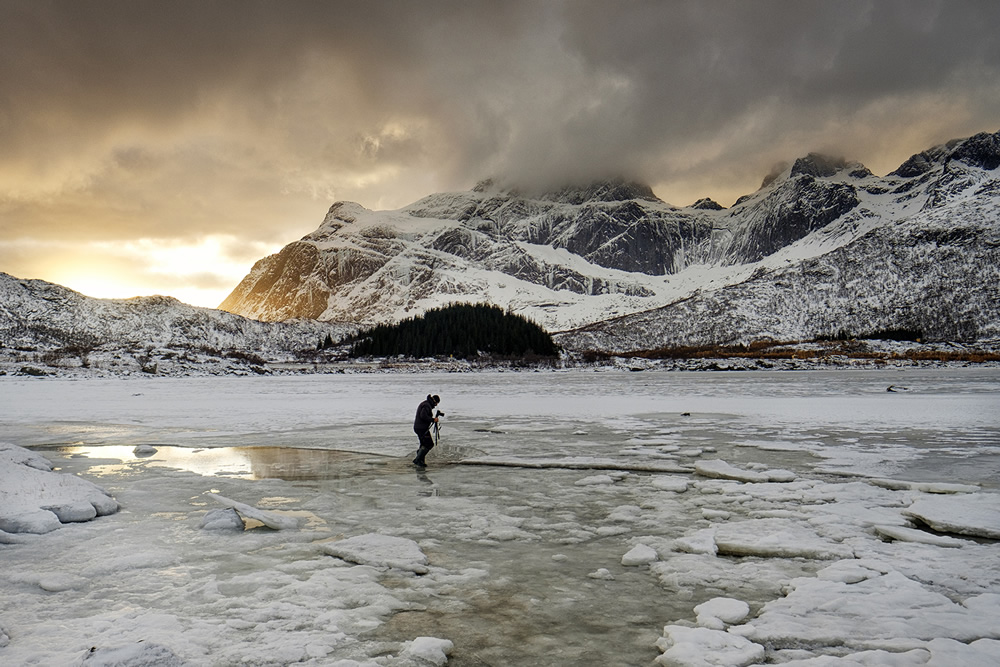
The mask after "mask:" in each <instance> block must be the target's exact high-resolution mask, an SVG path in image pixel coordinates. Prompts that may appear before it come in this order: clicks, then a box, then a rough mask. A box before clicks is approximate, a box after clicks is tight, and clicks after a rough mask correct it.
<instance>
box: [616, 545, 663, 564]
mask: <svg viewBox="0 0 1000 667" xmlns="http://www.w3.org/2000/svg"><path fill="white" fill-rule="evenodd" d="M658 559H659V556H658V555H657V554H656V549H654V548H652V547H650V546H647V545H645V544H637V545H635V546H634V547H632V548H631V549H629V551H628V553H626V554H625V555H624V556H622V565H624V566H625V567H635V566H637V565H648V564H649V563H652V562H653V561H655V560H658Z"/></svg>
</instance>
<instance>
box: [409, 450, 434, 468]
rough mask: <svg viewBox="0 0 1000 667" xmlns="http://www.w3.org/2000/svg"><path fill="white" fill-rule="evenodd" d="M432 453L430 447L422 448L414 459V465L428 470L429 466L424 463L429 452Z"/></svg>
mask: <svg viewBox="0 0 1000 667" xmlns="http://www.w3.org/2000/svg"><path fill="white" fill-rule="evenodd" d="M429 451H431V449H430V447H421V448H420V449H418V450H417V457H416V458H415V459H413V465H415V466H418V467H420V468H426V467H427V464H426V463H424V457H425V456H427V452H429Z"/></svg>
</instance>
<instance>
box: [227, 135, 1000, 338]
mask: <svg viewBox="0 0 1000 667" xmlns="http://www.w3.org/2000/svg"><path fill="white" fill-rule="evenodd" d="M997 166H1000V132H998V133H996V134H989V133H980V134H977V135H974V136H973V137H969V138H967V139H961V140H954V141H950V142H947V143H946V144H942V145H940V146H936V147H932V148H930V149H927V150H925V151H922V152H920V153H916V154H914V155H913V156H911V157H910V158H908V159H907V160H906V161H905V162H904V163H903V164H902V165H900V167H899V168H898V169H897V170H895V171H894V172H890V173H889V174H887V175H886V176H884V177H877V176H875V175H873V174H872V173H871V171H870V170H868V169H867V168H866V167H864V165H862V164H860V163H857V162H851V161H849V160H846V159H844V158H840V157H831V156H827V155H822V154H819V153H810V154H808V155H806V156H803V157H801V158H799V159H797V160H795V161H794V162H792V163H790V164H788V165H786V166H785V167H784V168H783V170H781V171H780V172H778V173H777V174H776V175H774V177H773V178H769V179H765V182H764V183H763V184H762V186H761V188H760V189H758V190H757V191H756V192H754V193H751V194H749V195H746V196H744V197H741V198H740V199H738V200H737V201H736V202H735V203H734V204H733V206H732V207H730V208H728V209H726V208H723V207H721V206H719V205H718V204H717V203H715V202H712V201H711V200H707V201H706V200H699V201H698V202H695V204H693V205H691V206H687V207H676V206H673V205H671V204H668V203H666V202H663V201H662V200H660V199H659V198H657V197H656V196H655V194H654V193H653V192H652V190H651V189H650V188H648V186H645V185H643V184H637V183H634V182H630V181H626V180H624V179H618V180H611V181H604V182H596V183H591V184H587V185H584V186H576V187H562V188H555V189H552V190H549V191H547V192H536V193H533V194H532V193H528V192H526V191H524V190H517V189H513V188H505V187H503V186H501V185H498V184H496V183H495V182H492V181H489V180H487V181H483V182H480V183H478V184H477V185H476V186H475V187H474V188H473V189H472V190H469V191H462V192H446V193H437V194H432V195H428V196H426V197H423V198H421V199H420V200H418V201H416V202H414V203H412V204H410V205H408V206H405V207H402V208H400V209H396V210H393V211H370V210H368V209H365V208H364V207H362V206H360V205H358V204H354V203H347V202H337V203H335V204H333V205H332V206H331V208H330V210H329V211H328V213H327V215H326V216H325V218H324V221H323V223H322V224H321V225H320V227H319V228H317V230H316V231H314V232H312V233H310V234H307V235H306V236H305V237H303V238H302V239H300V240H299V241H296V242H293V243H290V244H289V245H288V246H286V247H285V248H283V249H282V250H281V251H280V252H279V253H277V254H276V255H273V256H270V257H266V258H262V259H261V260H260V261H259V262H258V263H257V264H256V265H255V266H254V268H253V269H252V270H251V272H250V273H249V274H248V275H247V276H246V277H245V278H244V280H243V281H241V283H240V285H238V286H237V288H236V289H234V291H233V293H232V294H231V295H230V296H229V297H228V298H227V299H226V300H225V301H224V302H223V304H222V305H221V307H222V308H224V309H228V310H232V311H234V312H238V313H241V314H244V315H247V316H250V317H255V318H260V319H265V320H281V319H284V318H286V317H293V316H297V317H311V318H318V319H321V320H330V321H348V322H354V323H359V324H371V323H379V322H392V321H396V320H399V319H401V318H404V317H407V316H409V315H411V314H414V313H419V312H422V311H423V310H426V309H427V308H431V307H436V306H440V305H444V304H446V303H448V302H452V301H473V302H476V301H484V302H488V303H495V304H497V305H501V306H503V307H507V308H511V309H513V310H515V311H517V312H520V313H522V314H525V315H527V316H530V317H532V318H533V319H534V320H536V321H538V322H539V323H541V324H543V325H544V326H545V327H546V328H548V329H550V330H554V331H560V330H565V331H570V330H575V329H578V328H580V327H583V326H586V325H590V324H594V325H595V326H597V324H598V323H599V322H601V321H603V320H607V319H612V318H615V317H620V316H626V315H629V314H633V313H640V312H646V311H650V310H657V309H659V308H662V307H664V306H667V305H668V304H671V303H674V302H677V301H678V300H681V299H686V298H688V297H691V296H692V295H694V294H696V293H706V292H713V291H715V290H718V289H720V288H722V287H727V286H733V285H739V284H741V283H743V282H744V281H746V280H748V279H750V277H751V276H752V275H754V273H755V272H756V271H757V270H758V269H761V268H763V269H773V268H777V267H779V266H783V265H784V264H786V263H789V262H791V263H799V262H802V261H804V260H807V259H809V258H811V257H816V256H820V255H823V254H826V253H828V252H831V251H832V250H835V249H836V248H838V247H841V246H843V245H848V244H851V243H854V242H856V241H857V240H858V239H859V238H860V237H861V236H863V235H864V234H865V233H868V232H869V231H871V230H872V229H874V228H876V227H879V226H888V227H892V226H893V225H895V224H896V223H897V222H899V221H903V220H909V219H911V218H912V217H913V216H916V215H919V214H920V213H921V211H930V210H933V209H935V208H937V207H947V206H952V205H954V204H955V202H957V201H958V200H960V199H961V198H962V197H963V196H969V192H968V191H969V189H970V188H973V187H974V186H978V185H982V186H984V187H986V186H988V185H989V184H995V183H996V182H997V174H996V173H995V170H996V167H997ZM990 187H992V186H990ZM984 192H985V191H984ZM975 196H980V195H975ZM981 196H983V197H985V198H986V199H989V201H990V202H993V204H991V206H995V201H994V199H993V198H992V195H990V194H989V193H988V192H986V193H985V194H983V195H981ZM992 210H993V208H989V210H987V211H985V212H984V213H983V214H984V215H986V216H987V218H989V219H995V216H994V217H993V218H990V216H991V215H992V213H991V211H992ZM986 330H988V327H987V329H986Z"/></svg>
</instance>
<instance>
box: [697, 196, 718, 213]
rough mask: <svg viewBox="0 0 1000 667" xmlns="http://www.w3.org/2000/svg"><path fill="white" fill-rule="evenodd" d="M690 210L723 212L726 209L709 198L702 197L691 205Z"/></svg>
mask: <svg viewBox="0 0 1000 667" xmlns="http://www.w3.org/2000/svg"><path fill="white" fill-rule="evenodd" d="M691 208H697V209H700V210H703V211H723V210H725V208H726V207H725V206H723V205H722V204H720V203H719V202H717V201H715V200H714V199H712V198H710V197H703V198H702V199H699V200H698V201H696V202H695V203H693V204H691Z"/></svg>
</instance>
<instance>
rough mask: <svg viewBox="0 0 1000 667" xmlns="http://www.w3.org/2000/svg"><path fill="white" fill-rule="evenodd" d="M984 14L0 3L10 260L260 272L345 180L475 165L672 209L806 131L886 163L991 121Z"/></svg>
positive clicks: (22, 271) (805, 146)
mask: <svg viewBox="0 0 1000 667" xmlns="http://www.w3.org/2000/svg"><path fill="white" fill-rule="evenodd" d="M997 25H1000V4H997V3H995V2H992V1H991V0H982V1H961V0H957V1H956V0H948V1H944V0H941V1H930V0H906V1H899V2H893V1H890V0H878V1H874V0H871V1H860V0H844V1H840V2H816V1H812V0H801V1H797V2H787V1H786V0H780V1H779V0H757V1H755V2H742V1H739V2H738V1H728V2H723V1H713V0H708V1H694V0H692V1H689V2H684V1H674V2H659V1H650V2H643V1H640V0H635V1H631V2H626V3H619V2H607V1H605V0H593V1H588V0H573V1H569V0H566V1H563V2H560V1H558V0H552V1H545V2H541V1H537V2H528V1H523V2H518V1H516V0H514V1H509V2H502V3H498V2H485V1H483V2H475V1H472V2H470V1H460V0H453V1H430V2H419V3H415V2H403V3H399V2H386V1H378V0H376V1H374V2H365V3H354V2H342V3H339V2H325V1H324V2H305V1H302V2H293V3H278V2H264V1H261V2H252V1H251V2H247V1H243V0H240V1H233V0H214V1H213V2H202V1H200V0H198V1H191V0H180V1H177V0H175V1H173V2H169V3H163V2H153V1H151V0H149V1H147V0H139V1H132V0H128V1H121V0H105V1H103V2H100V3H81V2H73V1H72V0H63V1H51V2H45V1H44V0H27V1H21V0H4V1H3V2H2V3H0V81H3V85H2V86H0V146H3V150H2V151H0V270H4V271H8V272H11V273H15V274H16V275H24V277H47V276H46V275H41V273H42V272H41V271H40V270H38V269H37V267H38V266H40V264H38V258H37V257H36V256H35V255H38V254H42V252H41V251H39V252H33V251H30V250H25V249H26V248H32V247H38V246H37V245H36V246H32V245H31V244H38V243H45V242H49V243H51V244H56V243H60V244H62V246H60V247H61V248H62V250H59V251H58V252H66V253H70V255H66V261H70V260H71V259H72V257H71V254H72V244H73V243H112V244H113V243H119V244H126V243H128V242H132V243H135V242H138V241H139V240H143V239H145V240H157V239H159V240H163V241H164V242H165V243H174V244H183V243H189V244H191V245H192V246H195V245H198V244H202V245H204V243H205V239H206V238H208V237H213V238H216V239H220V238H225V239H230V241H227V242H226V243H224V244H223V245H226V246H227V247H228V250H227V252H229V253H230V254H229V257H237V258H239V261H245V262H247V268H249V265H250V263H252V260H253V259H255V258H256V257H254V256H253V253H259V252H260V249H261V248H262V247H270V246H275V247H277V246H279V245H281V244H283V243H286V242H288V241H291V240H293V239H295V238H298V237H299V236H301V235H302V234H304V233H306V232H308V231H311V230H312V229H313V228H315V227H316V226H317V225H318V224H319V222H320V220H321V219H322V214H323V212H324V211H325V209H326V208H327V207H328V206H329V204H330V203H332V201H333V200H335V199H352V200H355V201H359V202H360V203H362V204H364V205H366V206H369V207H371V208H393V207H398V206H401V205H403V204H406V203H409V202H410V201H413V200H414V199H416V198H418V197H420V196H422V195H424V194H428V193H430V192H434V191H440V190H446V189H464V188H468V187H470V186H471V185H472V184H473V183H474V182H475V181H476V180H478V179H480V178H484V177H486V176H497V177H500V178H502V179H507V180H511V181H514V182H517V183H522V184H523V183H529V184H537V183H549V182H552V183H555V182H560V181H567V180H586V179H591V178H599V177H604V176H609V175H624V176H628V177H633V178H637V179H641V180H644V181H646V182H648V183H650V184H651V185H652V186H653V188H654V190H655V191H656V192H657V194H659V195H660V196H661V197H662V198H664V199H666V200H668V201H671V202H672V203H675V204H679V205H685V204H689V203H691V202H692V201H694V200H695V199H697V198H699V197H701V196H713V197H715V198H716V199H718V200H719V201H721V202H722V203H725V204H728V203H731V202H732V201H733V200H734V199H735V198H736V197H737V196H739V195H741V194H745V193H746V192H749V191H752V190H753V189H755V188H756V187H757V186H758V185H759V184H760V181H761V179H762V178H763V177H764V175H766V174H767V172H768V170H769V169H770V167H771V166H772V165H773V164H775V163H776V162H780V161H787V160H791V159H794V158H795V157H797V156H799V155H801V154H804V153H805V152H808V151H810V150H823V151H828V152H834V153H837V154H839V155H843V156H845V157H848V158H850V159H857V160H860V161H862V162H865V163H866V164H867V165H868V166H869V167H870V168H872V170H873V171H875V172H877V173H885V172H886V171H889V170H891V169H893V168H895V166H897V165H898V164H899V163H900V162H902V161H903V160H904V159H905V158H906V157H908V156H909V155H910V154H911V153H913V152H916V151H919V150H922V149H924V148H927V147H929V146H930V145H932V144H934V143H939V142H941V141H945V140H947V139H951V138H954V137H959V136H967V135H969V134H972V133H974V132H978V131H996V130H997V129H1000V114H998V112H997V111H996V110H997V109H1000V39H998V37H997V35H996V26H997ZM15 242H16V243H15ZM143 242H145V241H143ZM18 244H19V245H18ZM67 244H68V245H67ZM241 244H243V246H242V249H241V248H240V247H239V246H240V245H241ZM269 244H270V245H269ZM121 247H123V248H124V247H125V246H121ZM136 247H138V246H136ZM51 248H52V249H53V253H55V252H56V246H55V245H52V246H51ZM258 256H259V255H258ZM52 258H53V256H50V257H49V260H50V262H51V260H52ZM32 266H35V267H36V269H35V270H34V274H31V272H32V268H31V267H32ZM206 270H207V271H208V272H209V273H211V267H208V268H207V269H206ZM26 272H27V273H26ZM138 273H141V270H140V271H139V272H138ZM204 273H205V272H204V271H203V272H202V275H201V278H200V279H201V280H207V278H206V276H205V275H204ZM219 276H221V274H217V275H216V278H215V280H216V281H221V282H225V279H223V278H220V277H219ZM49 279H52V278H49ZM237 279H238V277H237ZM192 280H194V278H192ZM209 282H211V281H209Z"/></svg>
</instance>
